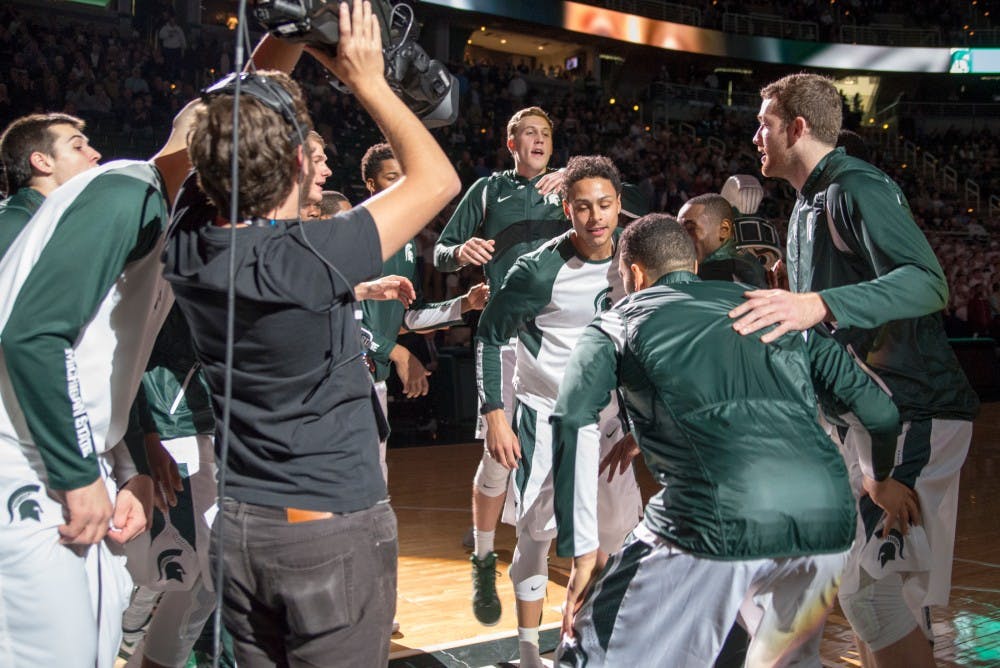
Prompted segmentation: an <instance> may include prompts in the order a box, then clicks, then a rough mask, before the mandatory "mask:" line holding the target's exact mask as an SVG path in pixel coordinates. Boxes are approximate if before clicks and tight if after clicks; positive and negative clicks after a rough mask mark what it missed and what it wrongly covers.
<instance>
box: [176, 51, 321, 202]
mask: <svg viewBox="0 0 1000 668" xmlns="http://www.w3.org/2000/svg"><path fill="white" fill-rule="evenodd" d="M257 75H258V76H262V77H267V78H268V79H270V80H272V81H273V82H275V83H277V84H278V85H280V86H281V87H282V88H284V89H285V91H286V92H287V93H288V94H289V96H291V98H292V106H293V107H294V110H295V120H296V122H297V123H298V126H299V127H298V131H296V132H291V131H289V130H290V128H289V123H288V122H287V121H285V119H284V118H283V117H282V115H281V114H279V113H278V112H277V111H274V110H273V109H271V108H270V107H268V106H266V105H265V104H264V103H262V102H260V101H259V100H257V99H256V98H254V97H253V96H251V95H249V94H244V95H241V96H240V111H239V114H240V115H239V126H240V142H239V164H240V171H239V193H238V197H239V206H238V211H237V215H238V216H239V217H241V218H248V217H252V216H263V215H265V214H267V213H268V212H269V211H271V210H273V209H274V208H275V207H277V206H279V205H281V203H282V202H283V201H284V200H285V198H286V197H288V195H289V193H291V191H292V187H293V186H294V185H295V182H296V181H297V180H298V179H299V178H300V176H301V174H302V169H301V167H300V166H299V161H298V153H297V149H298V147H299V146H300V142H299V137H304V136H306V135H307V134H308V133H309V131H311V130H312V129H313V126H312V120H311V119H310V118H309V111H308V110H307V108H306V105H305V102H304V101H303V98H302V90H301V89H300V88H299V85H298V84H297V83H295V82H294V81H292V79H291V77H289V76H288V75H287V74H285V73H284V72H278V71H273V70H260V71H258V72H257ZM299 133H301V134H299ZM232 136H233V96H232V95H223V94H219V95H214V96H212V98H211V99H210V100H208V101H207V102H206V103H204V105H203V106H202V107H201V108H199V109H198V111H197V112H196V115H195V119H194V124H193V126H192V128H191V133H190V135H189V137H188V153H189V154H190V156H191V164H192V165H193V166H194V168H195V171H196V172H197V175H198V186H199V187H200V188H201V189H202V191H203V192H204V193H205V194H206V195H208V197H209V199H210V200H211V201H212V203H213V204H214V205H215V206H216V207H217V208H218V209H219V211H220V212H228V211H229V197H230V192H231V191H232V179H231V178H230V176H231V168H230V159H231V156H232V151H233V148H232ZM303 150H304V151H306V150H308V149H307V148H306V147H303Z"/></svg>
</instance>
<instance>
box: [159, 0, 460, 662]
mask: <svg viewBox="0 0 1000 668" xmlns="http://www.w3.org/2000/svg"><path fill="white" fill-rule="evenodd" d="M339 12H340V17H339V31H340V36H339V43H338V45H337V55H336V57H332V58H331V57H329V56H326V55H324V54H323V53H320V52H314V51H310V52H311V53H312V55H313V56H314V57H316V58H317V59H319V60H320V62H322V63H323V64H324V65H325V66H326V67H327V68H328V69H329V70H330V71H331V72H332V73H333V74H334V75H335V76H336V77H337V78H338V79H340V80H341V81H342V82H343V83H344V84H346V85H347V86H348V87H350V88H351V89H352V90H353V92H354V94H355V95H356V97H357V99H358V101H359V102H360V103H361V104H362V105H363V106H364V107H365V109H366V110H367V111H368V112H369V114H371V116H372V118H373V119H374V120H375V122H376V123H377V124H378V125H379V127H380V128H381V130H382V132H383V134H384V135H385V137H386V139H387V140H388V142H389V144H390V145H391V146H392V147H393V150H394V152H395V154H396V156H397V157H398V159H399V162H400V165H401V167H402V168H403V171H404V172H405V174H406V176H405V177H404V178H402V179H400V180H399V181H398V182H397V183H396V184H395V185H394V186H392V187H391V188H389V189H387V190H386V191H384V192H382V193H380V194H379V195H377V196H375V197H373V198H371V199H369V200H367V201H366V202H364V203H363V204H362V205H361V206H357V207H355V208H354V209H352V210H351V211H348V212H347V213H343V214H340V216H339V217H338V219H337V224H335V225H334V224H330V223H329V222H328V221H306V222H302V221H300V220H299V219H298V212H299V208H300V206H301V204H302V203H304V202H305V200H306V198H307V196H308V190H309V187H310V185H311V184H312V182H313V180H314V175H313V173H312V172H313V162H312V160H311V159H310V156H309V153H308V151H309V149H308V144H306V143H305V141H304V140H305V138H306V135H307V134H308V132H309V130H310V129H311V128H312V125H311V122H310V120H309V117H308V114H307V112H306V107H305V105H304V103H303V100H302V96H301V93H300V91H299V89H298V86H297V85H295V84H294V83H293V82H292V81H291V80H290V79H288V78H287V77H285V76H283V75H280V74H278V73H273V74H267V75H266V76H265V77H264V78H266V79H267V80H268V81H269V82H270V84H272V85H276V86H280V87H281V88H282V89H284V91H285V93H287V94H288V95H289V96H290V97H291V98H292V100H293V103H294V118H295V123H294V125H296V126H297V127H293V124H292V123H290V122H289V121H286V120H284V119H283V117H282V115H281V114H279V113H277V112H275V111H273V110H272V109H271V108H269V107H268V106H266V105H265V104H262V103H260V102H259V101H258V99H257V98H256V97H254V96H252V95H249V94H247V95H242V96H241V99H240V120H239V123H240V137H241V139H240V145H239V164H240V165H241V170H240V181H239V184H238V192H239V201H240V204H239V211H238V215H239V220H237V221H229V220H227V212H228V211H229V198H230V190H231V187H232V184H231V183H230V181H229V170H230V159H231V156H230V153H231V150H232V149H231V143H230V137H231V134H232V103H233V99H232V96H231V95H226V94H222V95H218V96H216V97H214V98H212V99H211V100H210V101H209V102H208V103H207V105H206V107H205V109H204V110H203V111H202V112H201V113H200V115H199V116H198V118H197V119H196V121H195V125H194V129H193V131H192V136H191V158H192V163H193V164H194V166H195V169H196V177H197V187H196V185H195V183H194V181H193V180H192V179H189V180H188V182H187V183H186V184H185V187H184V190H183V191H182V193H181V194H180V196H179V198H178V202H177V208H176V211H175V220H174V222H173V225H172V228H171V230H170V232H169V236H168V241H167V250H166V252H165V256H164V257H165V269H164V273H165V276H166V278H167V280H168V281H170V282H171V283H172V284H173V288H174V292H175V296H176V299H177V303H178V304H179V305H180V307H181V309H182V311H183V312H184V315H185V316H186V318H187V320H188V322H189V323H190V325H191V332H192V335H193V340H194V345H195V349H196V352H197V353H198V356H199V358H200V360H201V362H202V364H203V365H204V370H205V376H206V379H207V381H208V384H209V387H210V389H211V391H212V395H213V399H214V402H213V403H214V404H215V406H216V410H217V411H221V410H222V408H223V387H224V378H225V359H226V326H225V323H226V298H225V294H226V289H227V285H228V278H227V264H228V261H229V251H230V245H229V244H230V242H229V239H230V234H231V233H232V232H233V230H231V229H229V228H230V226H231V225H233V224H235V226H236V227H237V228H238V229H236V230H235V237H236V242H235V243H236V247H235V248H234V249H232V250H233V252H234V253H235V254H236V278H235V287H234V289H235V293H236V300H237V304H236V325H235V339H234V340H235V349H234V350H233V360H234V368H233V371H232V373H233V380H232V388H233V389H232V400H231V403H230V410H231V426H230V433H229V441H230V451H229V457H228V461H226V462H220V466H226V467H227V470H228V484H227V488H226V493H225V497H224V498H223V499H222V500H221V503H220V506H221V513H220V517H219V519H218V520H217V521H221V522H224V525H223V527H224V530H225V534H224V542H223V544H222V545H219V544H217V543H215V542H214V540H215V539H214V538H213V545H212V550H213V553H216V554H217V553H218V552H219V550H221V553H222V558H223V562H224V565H225V569H226V578H225V581H224V582H225V584H224V591H223V595H224V599H223V617H224V620H225V625H226V628H227V629H228V630H229V632H230V633H231V634H232V636H233V641H234V649H235V653H236V660H237V663H238V664H239V665H240V666H249V667H251V668H253V667H255V666H263V665H275V664H279V665H287V664H292V665H299V664H304V665H322V666H341V665H343V666H377V665H385V664H386V663H387V659H388V648H389V635H390V630H391V624H392V619H393V615H394V612H395V598H396V558H397V542H396V519H395V515H394V514H393V512H392V509H391V508H390V506H389V503H388V498H387V492H386V487H385V483H384V482H383V480H382V474H381V471H380V469H379V462H378V442H379V428H378V425H379V424H380V421H379V419H378V418H377V410H378V409H377V407H376V404H375V403H374V401H373V396H374V395H373V392H372V383H371V379H370V377H369V375H368V371H367V368H366V366H365V364H364V363H363V361H362V356H361V341H360V336H359V330H358V325H357V322H356V321H355V317H354V312H355V308H356V305H355V304H354V303H353V302H354V295H353V293H352V290H351V286H352V285H355V284H357V283H359V282H361V281H364V280H367V279H370V278H373V277H376V276H378V275H379V273H380V272H381V269H382V260H383V259H385V258H388V257H390V256H391V255H392V254H393V253H395V252H396V251H397V250H398V249H400V248H402V246H403V244H405V243H406V242H407V241H408V240H409V239H410V238H412V237H413V236H414V235H415V234H416V233H417V232H418V231H419V230H420V228H421V227H423V225H425V224H426V223H427V222H428V221H429V220H430V219H431V218H432V217H433V216H434V215H435V214H436V213H437V212H438V211H439V210H440V209H441V208H442V207H443V206H444V205H445V204H446V203H447V202H448V201H449V200H450V199H451V198H452V197H454V196H455V195H456V194H457V192H458V188H459V180H458V177H457V175H456V174H455V171H454V169H453V168H452V167H451V164H450V162H449V160H448V158H447V157H446V156H445V155H444V153H443V152H442V151H441V149H440V148H439V147H438V145H437V142H436V141H435V140H434V138H433V137H432V136H431V135H430V133H429V132H427V130H426V129H425V128H424V127H423V126H422V125H421V123H420V121H418V120H417V118H416V116H414V115H413V113H411V112H410V111H409V110H408V109H407V108H406V106H405V105H404V104H403V103H402V102H401V101H400V100H399V99H398V98H397V97H396V96H395V94H394V93H393V92H392V90H391V89H390V88H389V86H388V84H387V83H386V80H385V78H384V76H383V56H382V51H381V33H380V30H379V25H378V21H377V19H376V18H374V17H373V16H372V10H371V6H370V4H369V3H367V2H365V3H364V4H362V3H361V2H359V1H358V0H355V2H354V3H353V7H349V6H348V5H347V4H346V3H342V4H340V6H339ZM199 188H200V191H203V192H204V193H206V194H207V199H206V197H205V195H202V192H199ZM216 417H217V421H218V422H219V423H221V420H219V414H218V413H217V415H216ZM220 441H221V439H220Z"/></svg>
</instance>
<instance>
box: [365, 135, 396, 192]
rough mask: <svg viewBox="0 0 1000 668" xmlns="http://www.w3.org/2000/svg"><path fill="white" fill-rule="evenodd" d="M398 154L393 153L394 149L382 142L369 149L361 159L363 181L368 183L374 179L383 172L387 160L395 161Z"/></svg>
mask: <svg viewBox="0 0 1000 668" xmlns="http://www.w3.org/2000/svg"><path fill="white" fill-rule="evenodd" d="M395 159H396V154H395V153H393V152H392V147H391V146H389V144H387V143H386V142H381V143H378V144H375V145H374V146H371V147H369V149H368V150H367V151H365V155H364V157H362V158H361V180H362V181H365V182H367V181H368V179H374V178H375V177H376V176H378V175H379V174H380V173H381V172H382V163H383V162H385V161H386V160H395Z"/></svg>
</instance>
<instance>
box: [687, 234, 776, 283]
mask: <svg viewBox="0 0 1000 668" xmlns="http://www.w3.org/2000/svg"><path fill="white" fill-rule="evenodd" d="M698 278H700V279H701V280H703V281H732V282H736V283H746V284H748V285H753V286H754V287H758V288H767V287H769V286H768V284H767V274H766V272H765V271H764V267H763V265H761V263H760V262H758V261H757V259H756V258H754V257H753V256H750V255H747V254H745V253H741V252H740V251H739V250H737V249H736V241H735V240H734V239H727V240H726V242H725V243H724V244H722V245H721V246H719V247H718V248H716V249H715V251H714V252H713V253H711V254H710V255H709V256H708V257H706V258H705V260H704V261H703V262H700V263H698Z"/></svg>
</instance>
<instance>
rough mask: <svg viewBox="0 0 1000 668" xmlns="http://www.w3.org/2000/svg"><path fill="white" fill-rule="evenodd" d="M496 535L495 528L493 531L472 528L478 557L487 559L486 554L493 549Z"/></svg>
mask: <svg viewBox="0 0 1000 668" xmlns="http://www.w3.org/2000/svg"><path fill="white" fill-rule="evenodd" d="M496 535H497V532H496V530H495V529H494V530H493V531H480V530H479V529H475V528H474V529H473V530H472V536H473V539H474V540H475V541H476V558H477V559H485V558H486V555H488V554H489V553H490V552H492V551H493V539H494V537H496Z"/></svg>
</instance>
